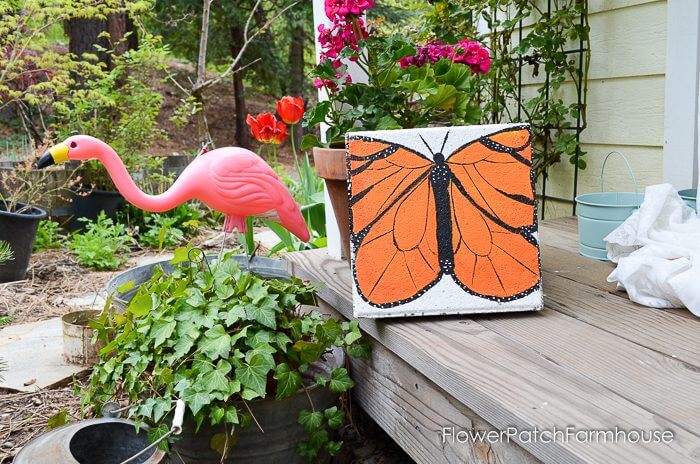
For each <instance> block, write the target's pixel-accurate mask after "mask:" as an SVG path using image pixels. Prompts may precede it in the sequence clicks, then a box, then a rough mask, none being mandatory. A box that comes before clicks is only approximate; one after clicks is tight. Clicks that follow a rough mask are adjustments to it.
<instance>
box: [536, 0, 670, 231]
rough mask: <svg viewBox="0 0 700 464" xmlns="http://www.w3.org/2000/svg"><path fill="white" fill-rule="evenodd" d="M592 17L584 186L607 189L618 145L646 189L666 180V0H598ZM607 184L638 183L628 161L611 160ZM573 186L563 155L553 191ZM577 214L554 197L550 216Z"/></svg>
mask: <svg viewBox="0 0 700 464" xmlns="http://www.w3.org/2000/svg"><path fill="white" fill-rule="evenodd" d="M589 23H590V27H591V33H590V34H591V35H590V39H591V62H590V71H589V80H588V105H587V108H588V111H587V113H588V114H587V121H588V126H587V128H586V130H585V131H584V132H583V133H582V137H581V140H582V142H583V143H582V148H583V150H584V151H585V152H587V154H586V161H587V162H588V168H587V169H586V170H583V171H580V172H579V182H578V191H579V193H588V192H595V191H598V190H599V189H600V169H601V165H602V162H603V158H604V157H605V155H607V154H608V153H610V152H611V151H619V152H621V153H623V154H624V155H625V156H626V157H627V158H628V159H629V161H630V163H631V164H632V167H633V169H634V171H635V174H636V175H637V180H638V181H639V185H640V189H643V188H644V187H645V186H646V185H651V184H655V183H659V182H662V177H663V173H662V169H663V167H662V164H663V162H662V153H663V141H664V140H663V137H664V92H665V89H664V85H665V79H664V73H665V68H666V60H665V56H666V29H667V20H666V1H665V0H657V1H649V0H647V1H644V0H590V1H589ZM564 92H566V93H567V94H568V93H570V92H573V86H569V88H567V89H565V90H564ZM571 98H573V100H571V101H575V95H571ZM606 184H607V185H608V186H609V188H610V189H614V190H618V191H619V190H628V191H629V190H631V189H632V188H633V187H632V182H631V180H630V176H629V174H628V173H627V169H626V168H625V165H624V163H623V162H622V161H620V160H611V161H609V162H608V166H607V167H606ZM572 193H573V166H572V165H571V164H569V163H568V161H563V162H561V163H559V164H558V165H556V166H555V167H554V168H553V169H551V171H550V176H549V180H548V182H547V195H548V196H549V195H553V196H556V197H561V198H571V195H572ZM570 214H571V204H567V203H563V202H556V201H550V200H548V201H547V202H546V206H545V217H547V218H550V217H557V216H563V215H570Z"/></svg>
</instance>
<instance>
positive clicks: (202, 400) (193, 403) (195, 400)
mask: <svg viewBox="0 0 700 464" xmlns="http://www.w3.org/2000/svg"><path fill="white" fill-rule="evenodd" d="M182 400H183V401H184V402H185V403H187V406H188V407H189V408H190V411H192V414H193V415H195V416H196V415H197V413H198V412H199V411H201V409H202V408H203V407H204V406H206V405H208V404H210V403H211V396H210V395H209V394H208V393H203V392H199V391H197V390H195V389H194V388H187V389H185V391H184V392H182Z"/></svg>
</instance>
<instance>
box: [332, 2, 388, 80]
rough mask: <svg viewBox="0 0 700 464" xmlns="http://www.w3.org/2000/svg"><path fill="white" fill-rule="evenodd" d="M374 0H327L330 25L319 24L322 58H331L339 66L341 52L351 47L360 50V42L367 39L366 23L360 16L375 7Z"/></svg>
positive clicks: (334, 64)
mask: <svg viewBox="0 0 700 464" xmlns="http://www.w3.org/2000/svg"><path fill="white" fill-rule="evenodd" d="M374 6H375V5H374V1H373V0H326V2H325V11H326V16H327V17H328V19H330V21H331V25H330V27H327V26H325V25H324V24H320V25H319V26H318V42H319V44H320V45H321V59H322V60H324V59H330V60H331V61H333V66H335V67H336V68H339V67H340V65H341V63H340V52H342V51H343V49H344V48H346V47H350V48H352V49H353V50H355V51H360V47H359V45H358V42H359V41H360V40H364V39H366V38H367V37H368V36H367V30H366V28H365V23H364V21H363V20H362V18H360V15H362V14H363V13H364V12H365V11H366V10H368V9H369V8H374Z"/></svg>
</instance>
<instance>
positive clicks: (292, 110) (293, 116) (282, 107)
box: [277, 97, 304, 125]
mask: <svg viewBox="0 0 700 464" xmlns="http://www.w3.org/2000/svg"><path fill="white" fill-rule="evenodd" d="M277 113H279V115H280V118H282V121H284V122H285V123H287V124H291V125H294V124H296V123H298V122H299V121H301V117H302V116H303V115H304V100H302V99H301V97H282V98H280V100H279V101H278V102H277Z"/></svg>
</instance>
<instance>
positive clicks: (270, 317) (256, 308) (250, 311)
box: [245, 290, 277, 329]
mask: <svg viewBox="0 0 700 464" xmlns="http://www.w3.org/2000/svg"><path fill="white" fill-rule="evenodd" d="M249 291H250V290H249ZM245 312H246V317H247V318H248V319H251V320H254V321H256V322H259V323H261V324H262V325H264V326H265V327H269V328H271V329H276V328H277V320H276V318H275V315H276V311H275V308H274V306H270V305H257V304H255V303H253V304H249V305H246V307H245Z"/></svg>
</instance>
